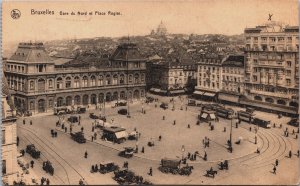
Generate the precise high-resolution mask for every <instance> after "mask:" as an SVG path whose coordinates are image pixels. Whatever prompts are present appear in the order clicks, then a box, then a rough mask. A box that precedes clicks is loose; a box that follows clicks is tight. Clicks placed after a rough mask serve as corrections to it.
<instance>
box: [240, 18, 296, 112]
mask: <svg viewBox="0 0 300 186" xmlns="http://www.w3.org/2000/svg"><path fill="white" fill-rule="evenodd" d="M244 33H245V37H246V47H245V55H246V58H247V59H246V66H245V73H246V77H245V96H246V97H247V99H248V100H249V101H242V102H241V104H245V105H249V106H255V107H261V108H263V109H267V110H272V111H274V112H283V113H287V114H298V107H299V27H298V26H283V25H282V24H280V23H277V22H274V21H269V22H268V23H266V24H265V25H263V26H256V27H255V28H246V29H245V32H244Z"/></svg>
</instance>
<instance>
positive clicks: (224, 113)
mask: <svg viewBox="0 0 300 186" xmlns="http://www.w3.org/2000/svg"><path fill="white" fill-rule="evenodd" d="M216 115H217V116H219V117H222V118H225V119H231V118H232V117H233V115H234V110H232V109H230V108H227V109H225V108H217V109H216Z"/></svg>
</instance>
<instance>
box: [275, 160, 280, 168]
mask: <svg viewBox="0 0 300 186" xmlns="http://www.w3.org/2000/svg"><path fill="white" fill-rule="evenodd" d="M278 163H279V161H278V159H276V161H275V165H276V167H277V166H278Z"/></svg>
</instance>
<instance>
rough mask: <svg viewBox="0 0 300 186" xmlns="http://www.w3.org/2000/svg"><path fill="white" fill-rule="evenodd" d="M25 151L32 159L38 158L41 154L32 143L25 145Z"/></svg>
mask: <svg viewBox="0 0 300 186" xmlns="http://www.w3.org/2000/svg"><path fill="white" fill-rule="evenodd" d="M26 153H28V154H30V155H31V157H32V158H34V159H38V158H40V156H41V152H40V151H38V150H37V149H36V148H35V146H34V144H30V145H27V147H26Z"/></svg>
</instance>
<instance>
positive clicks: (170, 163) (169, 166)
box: [158, 158, 193, 176]
mask: <svg viewBox="0 0 300 186" xmlns="http://www.w3.org/2000/svg"><path fill="white" fill-rule="evenodd" d="M180 164H181V160H178V159H167V158H164V159H162V160H161V165H160V167H159V168H158V169H159V170H160V171H161V172H163V173H167V174H168V173H172V174H179V175H187V176H188V175H190V174H191V173H192V169H193V166H188V164H186V166H183V167H180Z"/></svg>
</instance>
